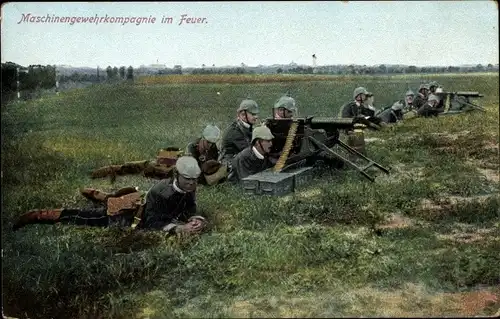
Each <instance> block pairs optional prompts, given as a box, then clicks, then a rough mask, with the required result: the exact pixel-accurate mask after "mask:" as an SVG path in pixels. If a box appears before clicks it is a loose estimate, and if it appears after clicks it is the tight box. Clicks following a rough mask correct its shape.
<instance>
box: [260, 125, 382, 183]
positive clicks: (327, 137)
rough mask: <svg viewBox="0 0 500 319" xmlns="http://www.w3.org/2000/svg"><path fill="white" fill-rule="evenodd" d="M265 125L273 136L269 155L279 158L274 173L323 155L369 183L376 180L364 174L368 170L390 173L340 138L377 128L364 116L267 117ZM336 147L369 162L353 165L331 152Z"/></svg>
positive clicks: (378, 127) (377, 127)
mask: <svg viewBox="0 0 500 319" xmlns="http://www.w3.org/2000/svg"><path fill="white" fill-rule="evenodd" d="M265 125H266V126H267V127H268V128H269V129H270V130H271V133H272V134H273V135H274V139H273V150H272V151H271V152H272V153H279V154H280V158H279V159H278V162H277V163H276V164H275V166H274V171H275V172H280V171H283V170H286V169H289V168H291V167H295V166H297V165H299V164H300V163H303V162H304V161H305V160H307V159H308V158H311V157H313V156H315V155H318V154H319V153H321V152H325V153H326V154H329V155H331V156H333V157H334V158H337V159H339V160H341V161H342V162H344V163H346V164H348V165H350V166H351V167H353V168H355V169H356V170H357V171H359V172H360V173H361V174H362V175H363V176H365V177H366V178H368V179H369V180H370V181H372V182H374V181H375V178H374V177H372V176H370V175H369V174H368V173H367V172H366V171H367V169H368V168H371V167H375V168H378V169H379V170H381V171H383V172H384V173H386V174H389V170H388V169H386V168H384V167H383V166H382V165H380V164H378V163H376V162H375V161H373V160H371V159H369V158H368V157H366V156H365V155H363V154H361V153H360V152H358V151H357V150H355V149H353V148H351V147H350V146H349V145H347V144H345V143H344V142H342V141H341V140H340V139H339V137H340V131H341V130H352V129H354V128H355V127H356V126H360V125H362V126H364V127H365V128H366V127H367V128H370V129H374V130H378V129H380V126H378V125H376V124H374V123H373V122H371V121H370V119H369V118H367V117H356V118H333V117H312V116H309V117H303V118H291V119H274V118H268V119H266V120H265ZM337 145H338V146H339V147H341V148H342V149H344V150H346V151H347V152H348V153H350V154H351V155H354V156H355V157H356V158H361V159H362V160H364V161H366V162H368V163H367V164H366V165H365V166H363V167H360V166H358V165H356V164H355V163H354V162H352V161H351V160H349V159H348V158H345V157H344V156H342V155H341V154H339V153H337V152H336V151H334V150H333V148H334V147H335V146H337Z"/></svg>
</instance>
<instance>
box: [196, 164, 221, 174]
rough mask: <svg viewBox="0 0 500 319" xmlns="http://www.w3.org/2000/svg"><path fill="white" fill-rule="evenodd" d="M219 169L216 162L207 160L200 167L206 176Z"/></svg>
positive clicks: (219, 165)
mask: <svg viewBox="0 0 500 319" xmlns="http://www.w3.org/2000/svg"><path fill="white" fill-rule="evenodd" d="M220 167H221V163H219V162H217V161H216V160H208V161H206V162H205V163H203V164H202V165H201V171H202V172H203V173H204V174H206V175H212V174H214V173H215V172H217V170H218V169H219V168H220Z"/></svg>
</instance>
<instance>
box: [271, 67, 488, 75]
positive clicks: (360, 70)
mask: <svg viewBox="0 0 500 319" xmlns="http://www.w3.org/2000/svg"><path fill="white" fill-rule="evenodd" d="M458 72H498V65H497V66H494V65H492V64H488V65H487V66H483V65H481V64H477V65H475V66H467V67H463V66H462V67H458V66H448V67H417V66H414V65H410V66H386V65H384V64H381V65H378V66H366V65H362V66H360V65H353V64H351V65H339V66H320V67H317V68H316V69H314V68H312V67H301V66H298V67H294V68H289V69H287V70H283V69H282V68H278V69H277V70H276V73H292V74H349V75H351V74H352V75H375V74H377V75H379V74H412V73H458Z"/></svg>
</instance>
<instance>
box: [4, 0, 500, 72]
mask: <svg viewBox="0 0 500 319" xmlns="http://www.w3.org/2000/svg"><path fill="white" fill-rule="evenodd" d="M23 14H24V15H25V17H26V15H27V14H31V15H30V16H29V17H28V18H26V19H25V21H24V22H23V21H22V19H23ZM106 14H107V15H108V17H123V18H127V17H128V18H132V17H145V18H150V17H151V18H152V17H155V18H156V21H155V22H154V23H147V22H143V23H142V24H140V25H136V24H132V23H127V24H125V25H123V23H110V22H108V23H106V22H104V19H102V22H101V19H100V18H101V17H103V18H104V17H106ZM182 14H187V15H188V16H189V17H199V18H205V20H204V22H203V23H199V24H186V23H182V24H181V25H179V21H180V18H181V15H182ZM47 15H48V16H49V17H54V16H59V17H68V16H75V17H88V18H91V17H94V19H95V16H96V15H97V17H98V19H97V22H98V24H96V23H95V21H93V23H88V22H87V23H82V22H80V23H74V24H72V25H71V24H70V23H60V22H59V23H49V22H45V23H43V22H29V20H30V18H31V19H32V20H35V21H36V17H46V16H47ZM33 16H34V17H35V18H32V17H33ZM162 17H172V18H173V23H171V24H168V23H163V24H162V23H161V20H162ZM44 19H45V18H44ZM19 22H20V23H19ZM1 23H2V26H1V36H2V38H1V41H2V42H1V50H2V52H1V53H2V54H1V56H2V62H6V61H11V62H15V63H18V64H21V65H25V66H27V65H29V64H42V65H47V64H66V65H71V66H89V67H95V66H97V65H99V66H102V67H106V66H107V65H111V66H121V65H125V66H128V65H132V66H133V67H138V66H140V65H141V64H144V65H148V64H152V63H156V61H157V60H158V62H159V63H160V64H165V65H166V66H167V67H173V66H174V65H176V64H180V65H182V66H183V67H200V66H201V65H202V64H206V65H207V66H211V65H212V64H215V65H216V66H224V65H240V64H241V63H245V64H246V65H249V66H256V65H259V64H263V65H271V64H287V63H290V62H292V61H293V62H295V63H298V64H307V65H312V54H316V56H317V64H318V65H331V64H361V65H363V64H366V65H376V64H407V65H416V66H425V65H441V66H448V65H460V64H477V63H481V64H488V63H492V64H498V63H499V62H498V60H499V52H498V50H499V43H498V41H499V40H498V36H499V34H498V7H497V4H496V3H495V2H494V1H483V0H479V1H387V2H386V1H369V2H368V1H367V2H363V1H349V2H344V1H339V2H326V1H325V2H324V1H318V2H230V3H223V2H145V3H138V2H123V3H120V2H112V3H111V2H109V3H100V2H99V3H98V2H68V3H55V2H45V3H44V2H37V3H29V2H28V3H17V2H10V3H4V4H3V5H2V20H1Z"/></svg>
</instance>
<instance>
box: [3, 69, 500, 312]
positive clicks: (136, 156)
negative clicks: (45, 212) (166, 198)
mask: <svg viewBox="0 0 500 319" xmlns="http://www.w3.org/2000/svg"><path fill="white" fill-rule="evenodd" d="M423 79H425V80H428V79H430V78H429V76H427V75H426V76H420V75H415V76H404V77H359V78H356V77H342V79H341V81H338V80H336V78H335V77H332V80H331V81H318V82H307V81H304V82H294V83H279V82H278V83H266V84H237V85H236V84H234V85H229V84H178V85H164V86H162V85H152V86H144V85H140V86H134V85H119V86H112V85H103V86H95V87H90V88H87V89H79V90H73V91H68V92H64V93H62V94H61V95H59V96H51V97H45V98H43V99H42V100H38V101H30V102H21V103H15V104H11V105H7V106H2V119H1V120H2V126H1V129H2V158H1V160H2V174H3V178H2V247H3V254H4V255H3V259H2V271H3V287H2V288H3V292H2V298H3V301H4V310H5V312H6V314H9V315H11V316H18V317H28V316H29V318H180V317H235V316H236V317H335V316H391V315H392V316H397V315H413V316H419V315H420V316H424V315H425V316H454V315H463V314H464V310H463V309H461V308H460V304H461V303H460V301H459V300H458V299H456V297H454V296H455V295H454V294H458V293H461V292H464V291H465V292H467V291H472V290H474V289H477V287H488V288H489V289H497V290H498V289H499V288H500V274H499V273H498V267H497V266H496V265H498V264H500V257H499V254H498V251H500V231H499V228H498V227H499V225H500V216H499V205H500V203H499V202H500V197H499V196H498V195H497V194H498V191H499V184H498V174H497V175H496V176H497V179H496V180H495V179H494V178H492V177H491V176H494V174H492V175H489V177H487V175H484V174H483V173H484V172H490V173H491V172H493V173H495V171H496V172H497V173H498V168H499V166H498V142H499V137H498V125H499V117H498V109H499V103H498V97H499V92H498V84H499V83H498V75H494V76H492V75H491V74H487V75H484V74H465V75H450V76H440V77H439V79H438V81H439V82H440V84H441V85H443V86H444V87H445V89H449V90H452V91H459V90H469V91H476V90H477V91H479V92H481V93H482V94H484V95H485V97H484V98H482V99H481V100H479V101H478V102H480V104H481V105H483V106H485V107H486V108H487V113H486V114H484V113H480V112H471V113H469V114H461V115H458V116H452V117H447V118H444V117H443V118H432V119H415V120H413V121H408V122H406V123H404V124H402V125H396V126H394V127H391V128H388V129H387V130H385V131H380V132H365V135H366V137H377V138H380V139H382V140H383V141H380V140H379V141H375V142H373V143H369V144H367V151H368V154H369V156H370V157H372V158H373V159H375V160H377V161H378V162H379V163H381V164H382V165H384V166H386V167H390V168H391V174H390V175H388V176H379V177H378V179H377V181H376V182H375V183H370V182H369V181H368V180H366V179H364V178H362V177H361V176H360V175H359V174H357V173H356V172H353V171H348V170H343V171H330V172H329V171H325V172H324V173H323V174H321V176H317V177H315V181H314V182H313V183H311V185H309V186H306V187H304V188H303V189H301V190H300V191H299V192H297V193H296V194H294V195H288V196H284V197H280V198H277V197H253V196H244V195H243V192H242V190H241V189H239V188H235V187H233V186H231V185H219V186H215V187H203V186H202V187H200V189H199V192H198V204H199V206H200V208H201V209H203V210H204V211H205V213H206V214H207V215H208V216H209V217H210V220H211V230H210V231H209V232H207V233H205V234H203V235H202V236H201V237H200V238H194V239H191V240H182V241H179V240H177V239H176V238H169V237H167V236H166V235H164V234H163V233H155V232H148V233H140V232H139V233H136V232H133V231H131V230H128V229H98V228H81V227H76V226H62V225H57V226H49V225H34V226H30V227H26V228H24V229H21V230H19V231H18V232H16V233H14V232H12V231H11V227H12V222H13V221H14V219H15V218H16V217H17V216H18V215H20V214H21V213H23V212H25V211H27V210H29V209H33V208H55V207H61V206H66V207H68V206H72V207H81V206H86V205H89V203H88V202H86V201H85V199H84V198H83V196H81V195H80V194H79V188H80V187H95V188H99V189H102V190H105V191H110V190H112V189H117V188H119V187H122V186H129V185H132V186H138V187H140V188H141V189H143V190H145V189H148V188H149V187H150V186H151V185H153V183H154V182H155V181H154V180H149V179H146V178H144V177H141V176H126V177H119V178H118V179H117V180H116V182H115V183H114V184H112V183H111V182H110V181H109V180H108V179H96V180H92V179H90V171H91V170H92V169H95V168H97V167H101V166H104V165H108V164H119V163H123V162H126V161H134V160H143V159H154V158H155V156H156V153H157V151H158V149H159V148H162V147H166V146H179V147H184V146H185V145H186V144H187V143H188V142H189V141H191V140H192V139H194V138H196V137H197V136H198V135H199V134H200V132H201V130H202V129H203V127H204V126H205V125H206V123H208V122H212V123H215V124H217V125H219V126H220V127H222V128H224V127H226V126H227V125H228V124H229V123H230V121H231V120H232V119H233V118H234V115H235V109H236V108H237V106H238V103H239V101H240V100H241V99H242V98H245V97H246V96H247V95H250V96H251V97H253V98H254V99H256V100H257V102H258V103H259V105H260V106H261V108H262V113H263V116H264V117H266V116H270V115H271V107H272V105H273V103H274V101H275V100H276V99H277V98H278V97H279V96H280V95H281V94H283V93H285V92H286V91H288V90H290V92H291V93H292V95H293V96H294V97H296V99H297V101H298V104H299V111H300V114H302V115H318V116H334V115H336V114H337V112H338V109H339V108H340V106H341V105H342V104H343V103H344V102H345V101H347V100H349V99H350V98H351V95H352V91H353V89H354V88H355V87H357V86H359V85H363V86H365V87H366V88H367V89H368V90H370V91H372V92H375V93H376V101H375V102H376V104H377V105H378V106H382V105H390V104H391V102H393V100H395V99H399V98H401V97H402V96H403V95H404V93H405V92H406V90H407V88H408V86H411V88H412V89H413V90H414V91H416V89H417V87H418V84H419V83H420V81H421V80H423ZM217 91H219V92H221V95H217V94H216V92H217ZM465 131H466V133H463V132H465ZM435 133H446V134H435ZM462 133H463V134H462ZM484 196H489V197H487V198H486V199H484V198H485V197H484ZM457 198H458V199H462V200H463V202H460V201H458V202H457ZM425 202H427V203H431V204H432V205H434V206H432V207H431V208H429V207H428V206H425V205H424V204H423V203H425ZM393 214H396V215H399V216H403V217H405V218H408V219H410V220H411V221H412V223H411V224H410V225H409V226H408V227H400V228H384V229H382V228H381V227H380V225H381V224H383V223H384V220H385V219H386V218H389V217H390V216H391V215H393ZM464 233H467V234H473V235H475V236H476V237H477V238H475V239H476V240H475V241H466V242H460V241H458V240H459V239H460V238H459V237H457V234H464ZM454 236H455V237H454ZM457 238H458V239H457ZM395 300H396V301H397V302H396V301H395ZM497 309H498V305H496V306H491V307H489V308H485V310H481V309H477V310H476V312H475V314H476V315H480V314H483V315H484V314H493V313H494V312H495V311H496V310H497Z"/></svg>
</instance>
